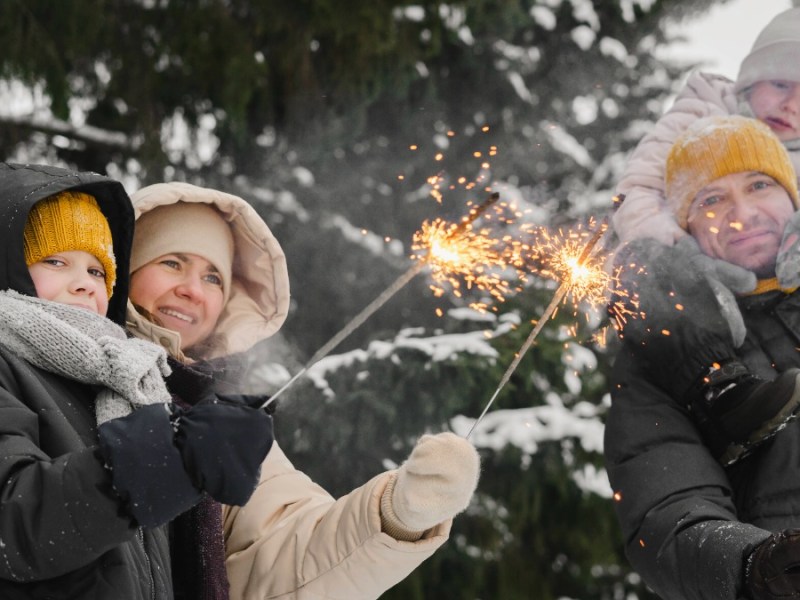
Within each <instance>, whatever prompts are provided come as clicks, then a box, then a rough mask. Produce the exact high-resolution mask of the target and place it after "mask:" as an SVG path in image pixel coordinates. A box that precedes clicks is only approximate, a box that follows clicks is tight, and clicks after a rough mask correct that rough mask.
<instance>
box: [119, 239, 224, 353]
mask: <svg viewBox="0 0 800 600" xmlns="http://www.w3.org/2000/svg"><path fill="white" fill-rule="evenodd" d="M130 299H131V301H132V302H133V303H134V304H136V305H138V306H141V307H142V308H144V309H145V310H146V311H148V312H149V313H150V314H152V315H153V316H154V317H155V318H157V319H158V321H159V323H160V324H161V325H163V326H164V327H166V328H167V329H172V330H173V331H177V332H178V333H180V335H181V350H184V351H186V350H188V349H189V348H191V347H192V346H194V345H195V344H198V343H200V342H203V341H204V340H205V339H206V338H208V336H209V335H211V334H212V333H213V332H214V328H215V327H216V326H217V320H218V319H219V315H220V313H222V309H223V306H224V301H223V289H222V275H220V273H219V271H218V270H217V269H216V267H214V265H213V264H211V263H210V262H209V261H207V260H206V259H205V258H203V257H202V256H198V255H197V254H178V253H175V254H165V255H164V256H160V257H159V258H157V259H155V260H153V261H152V262H149V263H147V264H146V265H144V266H143V267H141V268H140V269H138V270H136V272H135V273H133V274H132V275H131V286H130Z"/></svg>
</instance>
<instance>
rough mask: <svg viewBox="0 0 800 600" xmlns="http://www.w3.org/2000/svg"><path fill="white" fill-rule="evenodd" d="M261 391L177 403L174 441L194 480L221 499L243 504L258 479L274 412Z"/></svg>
mask: <svg viewBox="0 0 800 600" xmlns="http://www.w3.org/2000/svg"><path fill="white" fill-rule="evenodd" d="M263 401H264V398H263V397H262V396H258V397H255V396H216V397H214V398H213V399H210V400H203V401H201V402H199V403H198V404H196V405H194V406H192V407H191V408H189V409H187V410H180V409H177V410H178V412H177V413H176V414H177V418H176V420H175V423H176V427H177V430H176V434H175V444H176V445H177V447H178V448H179V449H180V451H181V455H182V456H183V463H184V465H185V467H186V471H187V472H188V473H189V477H190V478H191V480H192V481H193V482H194V484H195V486H197V487H198V488H200V489H202V490H205V491H206V492H207V493H208V495H209V496H211V497H212V498H214V500H216V501H218V502H221V503H223V504H230V505H238V506H241V505H243V504H245V503H246V502H247V500H248V499H249V498H250V496H251V495H252V494H253V491H254V490H255V488H256V485H257V484H258V477H259V473H260V467H261V463H262V462H263V461H264V459H265V458H266V456H267V453H268V452H269V449H270V448H271V447H272V441H273V433H272V417H271V416H270V415H268V414H267V413H266V411H265V410H262V409H261V408H259V407H260V405H261V404H262V403H263Z"/></svg>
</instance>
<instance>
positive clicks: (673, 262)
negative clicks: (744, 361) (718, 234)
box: [609, 236, 755, 399]
mask: <svg viewBox="0 0 800 600" xmlns="http://www.w3.org/2000/svg"><path fill="white" fill-rule="evenodd" d="M617 264H620V265H622V267H621V270H620V272H619V276H618V279H619V285H618V287H617V289H616V290H615V291H614V293H613V294H612V299H611V304H610V305H609V312H610V313H611V316H612V318H614V319H615V321H616V322H617V323H618V324H619V325H620V326H621V328H620V335H621V337H623V338H624V339H626V340H628V341H629V342H631V343H633V344H635V345H636V346H637V347H638V348H640V350H641V356H642V357H643V359H644V361H645V364H646V365H647V366H648V370H649V371H650V373H651V376H652V377H653V381H654V382H655V383H657V384H659V385H660V386H661V387H663V388H664V389H666V390H667V391H668V393H670V395H671V396H672V397H674V398H677V399H683V398H685V396H686V394H687V393H689V391H690V390H691V389H692V388H693V386H696V385H697V384H698V382H699V381H701V380H702V378H703V377H704V376H705V375H707V373H708V372H709V369H712V368H714V365H721V364H723V363H724V362H726V361H728V360H732V359H734V358H735V352H734V349H735V348H736V347H737V346H738V345H741V343H742V342H743V341H744V335H745V328H744V321H743V319H742V316H741V313H740V312H739V309H738V306H737V305H736V300H735V298H734V296H733V293H732V292H731V291H730V289H729V287H728V286H732V287H734V288H735V289H736V290H737V291H741V290H742V288H747V287H750V285H751V284H753V285H754V284H755V276H754V275H753V274H752V273H750V272H749V271H745V270H744V269H741V268H740V267H737V266H735V265H732V264H729V263H725V262H723V261H719V260H715V259H712V258H710V257H708V256H706V255H704V254H703V253H702V252H701V251H700V249H699V247H698V246H697V242H696V241H695V240H694V238H692V237H688V236H687V237H685V238H682V239H681V240H680V241H679V242H678V243H677V244H675V245H674V246H665V245H663V244H660V243H659V242H657V241H655V240H652V239H640V240H634V241H633V242H631V243H630V244H628V245H627V246H626V248H624V249H623V250H622V251H621V253H620V255H619V257H618V259H617Z"/></svg>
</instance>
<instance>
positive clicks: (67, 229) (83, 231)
mask: <svg viewBox="0 0 800 600" xmlns="http://www.w3.org/2000/svg"><path fill="white" fill-rule="evenodd" d="M22 243H23V247H24V250H25V264H26V265H28V266H31V265H32V264H33V263H36V262H39V261H40V260H42V259H43V258H47V257H48V256H51V255H53V254H57V253H59V252H68V251H77V250H81V251H83V252H88V253H89V254H91V255H92V256H94V257H96V258H97V260H99V261H100V264H101V265H103V270H104V271H105V273H106V291H107V292H108V297H109V298H111V294H112V291H113V289H114V283H115V282H116V280H117V265H116V260H115V259H114V243H113V240H112V239H111V229H109V227H108V221H106V218H105V217H104V216H103V213H102V212H101V211H100V207H99V206H98V205H97V201H96V200H95V199H94V198H93V197H92V196H90V195H88V194H84V193H82V192H72V191H66V192H60V193H58V194H56V195H54V196H50V197H49V198H45V199H44V200H40V201H39V202H37V203H36V204H34V205H33V208H32V209H31V212H30V213H29V214H28V221H27V222H26V223H25V231H24V232H23V235H22Z"/></svg>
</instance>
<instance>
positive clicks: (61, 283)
mask: <svg viewBox="0 0 800 600" xmlns="http://www.w3.org/2000/svg"><path fill="white" fill-rule="evenodd" d="M28 271H29V272H30V274H31V279H33V285H34V286H35V287H36V295H37V296H38V297H39V298H42V299H43V300H51V301H53V302H59V303H61V304H69V305H70V306H76V307H78V308H85V309H87V310H91V311H92V312H95V313H97V314H99V315H103V316H105V314H106V311H107V310H108V292H107V291H106V273H105V271H104V270H103V267H102V265H101V264H100V261H99V260H97V258H95V257H94V256H92V255H91V254H89V253H88V252H83V251H81V250H68V251H66V252H59V253H57V254H52V255H50V256H47V257H45V258H43V259H42V260H40V261H39V262H35V263H33V264H32V265H30V266H29V267H28Z"/></svg>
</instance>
